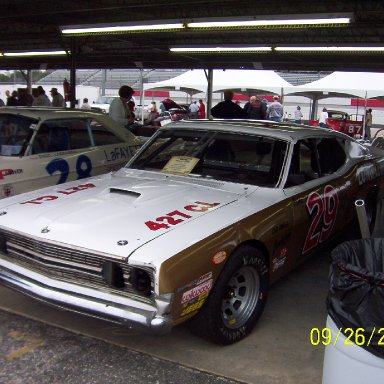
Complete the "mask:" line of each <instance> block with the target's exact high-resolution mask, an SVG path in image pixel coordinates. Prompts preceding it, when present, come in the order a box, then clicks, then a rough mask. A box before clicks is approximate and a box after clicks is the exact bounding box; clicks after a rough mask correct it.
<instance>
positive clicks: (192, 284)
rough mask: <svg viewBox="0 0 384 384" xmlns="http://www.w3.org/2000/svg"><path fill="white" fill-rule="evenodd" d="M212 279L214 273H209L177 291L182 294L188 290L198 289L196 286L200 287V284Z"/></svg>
mask: <svg viewBox="0 0 384 384" xmlns="http://www.w3.org/2000/svg"><path fill="white" fill-rule="evenodd" d="M211 278H212V272H208V273H206V274H205V275H202V276H200V277H199V278H198V279H195V280H193V281H191V282H190V283H188V284H185V285H184V286H182V287H180V288H178V289H177V290H176V292H177V293H179V292H182V291H184V290H186V289H188V288H191V287H196V285H199V284H201V283H203V282H204V281H206V280H209V279H211Z"/></svg>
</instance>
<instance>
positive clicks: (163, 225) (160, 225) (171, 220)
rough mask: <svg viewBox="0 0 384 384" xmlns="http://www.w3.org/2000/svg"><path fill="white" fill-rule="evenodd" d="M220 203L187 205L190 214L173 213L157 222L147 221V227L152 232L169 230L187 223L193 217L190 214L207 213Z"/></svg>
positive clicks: (198, 202)
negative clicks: (184, 222)
mask: <svg viewBox="0 0 384 384" xmlns="http://www.w3.org/2000/svg"><path fill="white" fill-rule="evenodd" d="M219 205H220V203H204V202H202V201H196V202H195V204H192V205H186V206H185V207H184V210H186V211H188V213H185V212H182V211H178V210H176V211H172V212H170V213H167V214H166V215H165V216H160V217H158V218H157V219H155V220H150V221H146V222H145V225H146V226H147V227H148V228H149V229H150V230H151V231H157V230H159V229H168V228H169V227H171V226H174V225H177V224H180V223H182V222H183V221H185V220H186V219H191V218H192V216H191V215H190V214H189V213H190V212H192V215H193V214H194V213H195V212H207V211H209V210H212V209H214V208H216V207H217V206H219Z"/></svg>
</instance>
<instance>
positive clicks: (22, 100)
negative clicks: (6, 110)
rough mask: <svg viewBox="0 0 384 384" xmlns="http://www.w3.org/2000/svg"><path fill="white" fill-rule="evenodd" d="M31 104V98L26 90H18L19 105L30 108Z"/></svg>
mask: <svg viewBox="0 0 384 384" xmlns="http://www.w3.org/2000/svg"><path fill="white" fill-rule="evenodd" d="M32 104H33V96H32V95H31V94H30V93H29V92H28V89H27V88H19V105H23V106H27V107H31V106H32Z"/></svg>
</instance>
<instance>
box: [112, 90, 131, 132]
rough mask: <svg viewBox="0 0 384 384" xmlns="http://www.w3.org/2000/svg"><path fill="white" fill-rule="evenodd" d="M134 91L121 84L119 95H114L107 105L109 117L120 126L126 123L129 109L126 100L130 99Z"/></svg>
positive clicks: (129, 112)
mask: <svg viewBox="0 0 384 384" xmlns="http://www.w3.org/2000/svg"><path fill="white" fill-rule="evenodd" d="M134 92H135V91H134V90H133V89H132V88H131V87H129V86H128V85H122V86H121V87H120V89H119V96H120V97H116V98H115V99H114V100H113V101H112V103H111V105H110V107H109V117H110V118H111V119H113V120H115V121H116V122H117V123H119V124H121V125H122V126H126V125H127V124H128V120H129V116H130V114H131V111H130V110H129V107H128V102H129V101H130V100H131V98H132V95H133V93H134Z"/></svg>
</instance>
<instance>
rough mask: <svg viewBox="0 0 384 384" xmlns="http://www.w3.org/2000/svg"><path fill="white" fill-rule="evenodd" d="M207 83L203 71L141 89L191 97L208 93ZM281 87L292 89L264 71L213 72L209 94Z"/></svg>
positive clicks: (278, 90) (279, 90)
mask: <svg viewBox="0 0 384 384" xmlns="http://www.w3.org/2000/svg"><path fill="white" fill-rule="evenodd" d="M207 86H208V80H207V76H206V73H205V71H204V70H202V69H195V70H191V71H187V72H185V73H183V74H181V75H180V76H177V77H174V78H172V79H169V80H165V81H159V82H157V83H152V84H145V85H144V89H145V90H148V89H161V90H168V91H169V90H174V91H184V92H186V93H188V94H190V95H193V94H195V93H200V92H207ZM284 87H292V85H291V84H290V83H288V82H287V81H286V80H284V79H283V78H281V77H280V76H279V75H278V74H277V73H275V72H274V71H264V70H231V69H229V70H225V71H224V70H218V69H215V70H213V80H212V91H213V92H220V91H224V90H225V89H231V90H232V91H234V92H237V93H243V94H246V95H250V94H256V93H263V94H265V93H270V94H279V95H281V94H282V93H283V88H284Z"/></svg>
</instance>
